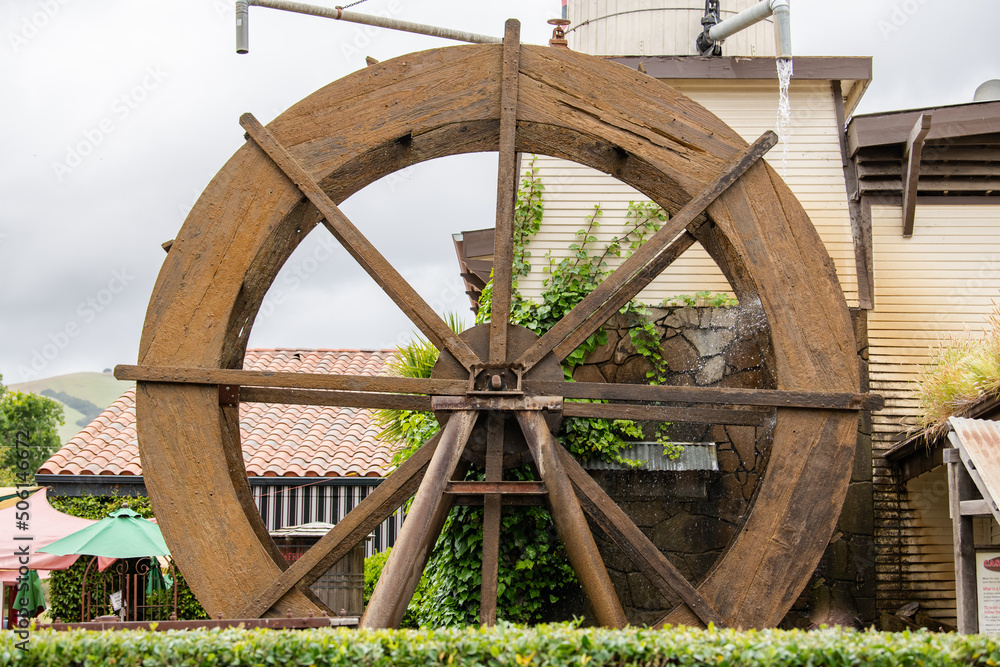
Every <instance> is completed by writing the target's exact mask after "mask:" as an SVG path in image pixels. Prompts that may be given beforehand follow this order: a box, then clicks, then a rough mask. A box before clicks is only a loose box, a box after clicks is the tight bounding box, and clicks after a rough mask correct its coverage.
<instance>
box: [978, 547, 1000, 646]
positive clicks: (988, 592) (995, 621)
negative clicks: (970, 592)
mask: <svg viewBox="0 0 1000 667" xmlns="http://www.w3.org/2000/svg"><path fill="white" fill-rule="evenodd" d="M976 583H977V593H978V600H979V632H980V633H981V634H984V635H1000V551H977V552H976Z"/></svg>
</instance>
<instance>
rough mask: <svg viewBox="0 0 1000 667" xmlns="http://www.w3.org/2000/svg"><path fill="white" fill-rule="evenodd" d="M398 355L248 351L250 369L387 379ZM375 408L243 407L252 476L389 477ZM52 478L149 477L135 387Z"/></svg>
mask: <svg viewBox="0 0 1000 667" xmlns="http://www.w3.org/2000/svg"><path fill="white" fill-rule="evenodd" d="M391 354H392V351H391V350H376V351H365V350H283V349H278V350H247V354H246V359H245V360H244V363H243V367H244V368H245V369H246V370H255V371H260V370H268V371H285V372H293V373H294V372H297V373H336V374H350V375H385V374H386V372H385V363H386V360H387V359H388V357H389V356H390V355H391ZM372 418H373V415H372V411H370V410H361V409H357V408H336V407H327V406H309V405H273V404H265V403H241V404H240V435H241V439H242V443H243V462H244V464H245V465H246V469H247V475H249V476H251V477H345V476H361V477H381V476H382V475H384V474H386V472H387V471H388V464H389V461H390V460H391V459H392V453H391V451H390V448H389V446H388V445H387V444H385V443H383V442H381V441H380V440H379V439H378V438H377V437H376V436H377V434H378V428H377V427H376V426H375V425H374V424H373V423H372ZM38 472H39V473H40V474H47V475H141V474H142V467H141V465H140V463H139V448H138V446H137V444H136V431H135V389H134V388H132V389H129V390H128V391H126V392H125V393H124V394H122V396H121V397H120V398H119V399H118V400H117V401H115V402H114V403H112V404H111V406H110V407H108V408H107V409H106V410H105V411H104V412H102V413H101V414H100V415H98V417H97V418H96V419H94V421H92V422H91V423H90V424H89V425H88V426H87V427H86V428H84V429H83V430H82V431H80V433H78V434H77V435H76V436H75V437H74V438H73V439H72V440H70V441H69V442H67V443H66V444H65V445H64V446H63V447H62V448H61V449H60V450H59V451H58V452H56V453H55V454H53V455H52V457H51V458H49V460H48V461H46V462H45V463H43V464H42V466H41V468H39V469H38Z"/></svg>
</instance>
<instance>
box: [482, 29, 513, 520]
mask: <svg viewBox="0 0 1000 667" xmlns="http://www.w3.org/2000/svg"><path fill="white" fill-rule="evenodd" d="M520 55H521V22H520V21H518V20H517V19H508V20H507V24H506V29H505V30H504V37H503V65H502V67H501V79H500V158H499V167H498V169H497V219H496V230H495V231H494V233H493V303H492V305H491V308H490V352H489V360H490V363H491V364H502V363H504V362H505V361H507V325H508V322H509V320H510V294H511V285H512V282H513V262H514V259H513V258H514V203H515V199H516V198H517V152H516V151H515V150H514V141H515V138H516V135H517V77H518V67H519V65H520V62H521V58H520ZM487 507H489V503H487Z"/></svg>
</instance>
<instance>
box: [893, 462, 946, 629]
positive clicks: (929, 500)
mask: <svg viewBox="0 0 1000 667" xmlns="http://www.w3.org/2000/svg"><path fill="white" fill-rule="evenodd" d="M906 491H907V501H906V502H905V503H904V508H903V510H904V522H905V526H906V527H907V530H906V531H905V537H904V539H903V546H902V551H903V553H902V554H901V556H902V557H901V561H902V570H903V571H902V575H903V580H904V582H905V588H906V591H907V593H908V596H907V599H908V600H912V601H915V602H919V603H920V608H921V610H923V611H924V612H926V613H927V614H928V615H930V616H932V617H934V618H936V619H938V620H939V621H943V622H945V623H949V624H951V625H955V622H956V616H957V612H956V609H955V549H954V546H953V545H954V542H953V540H952V532H951V531H952V528H951V518H950V517H949V516H948V478H947V474H946V467H945V466H941V467H939V468H937V469H936V470H933V471H931V472H929V473H925V474H923V475H921V476H919V477H916V478H914V479H911V480H910V481H909V482H908V483H907V485H906Z"/></svg>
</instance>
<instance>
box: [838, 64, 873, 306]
mask: <svg viewBox="0 0 1000 667" xmlns="http://www.w3.org/2000/svg"><path fill="white" fill-rule="evenodd" d="M830 86H831V88H832V91H833V108H834V112H835V113H836V116H837V139H838V140H839V141H838V143H839V144H840V162H841V166H842V167H843V171H844V184H845V186H846V188H847V208H848V213H849V214H850V217H851V237H852V239H853V241H854V267H855V273H856V275H857V277H858V304H859V305H860V306H861V307H862V308H864V309H865V310H871V309H873V308H874V307H875V279H874V275H875V269H874V264H873V263H872V242H871V219H870V218H869V219H868V221H867V225H868V226H867V228H866V227H865V219H864V213H863V211H862V207H863V204H862V202H861V193H860V191H859V186H858V176H859V170H858V165H857V163H856V162H855V161H854V160H853V159H851V156H850V155H849V153H848V148H847V119H846V116H845V112H844V94H843V90H842V89H841V86H840V81H839V80H837V81H831V82H830Z"/></svg>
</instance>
